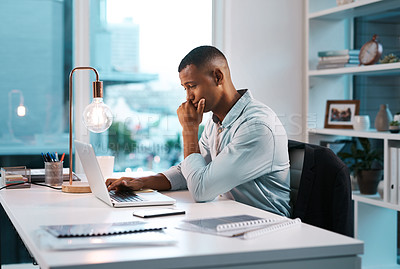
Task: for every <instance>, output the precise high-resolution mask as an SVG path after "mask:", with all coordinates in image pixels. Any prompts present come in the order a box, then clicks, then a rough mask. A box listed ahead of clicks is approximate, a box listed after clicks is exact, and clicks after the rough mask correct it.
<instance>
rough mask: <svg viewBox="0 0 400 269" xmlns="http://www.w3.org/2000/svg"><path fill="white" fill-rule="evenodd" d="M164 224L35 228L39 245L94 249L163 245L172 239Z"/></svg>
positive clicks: (131, 223)
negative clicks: (165, 230)
mask: <svg viewBox="0 0 400 269" xmlns="http://www.w3.org/2000/svg"><path fill="white" fill-rule="evenodd" d="M165 228H166V227H164V225H161V224H152V223H147V222H141V221H132V222H119V223H93V224H76V225H50V226H41V227H40V229H38V230H36V231H35V236H36V241H37V242H38V244H39V246H40V247H41V248H45V249H50V250H73V249H94V248H110V247H124V246H165V245H171V244H175V243H176V240H175V239H174V238H173V237H172V236H171V235H169V234H167V233H165V232H164V229H165Z"/></svg>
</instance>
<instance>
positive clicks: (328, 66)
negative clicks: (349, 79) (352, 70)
mask: <svg viewBox="0 0 400 269" xmlns="http://www.w3.org/2000/svg"><path fill="white" fill-rule="evenodd" d="M354 66H358V64H350V63H332V64H331V63H329V64H322V63H319V64H318V65H317V69H334V68H342V67H354Z"/></svg>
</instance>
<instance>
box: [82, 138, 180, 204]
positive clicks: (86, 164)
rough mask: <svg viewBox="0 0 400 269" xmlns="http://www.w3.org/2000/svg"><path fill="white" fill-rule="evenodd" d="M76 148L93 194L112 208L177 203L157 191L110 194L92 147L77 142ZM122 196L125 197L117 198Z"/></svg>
mask: <svg viewBox="0 0 400 269" xmlns="http://www.w3.org/2000/svg"><path fill="white" fill-rule="evenodd" d="M75 148H76V150H77V152H78V155H79V158H80V160H81V163H82V166H83V169H84V171H85V174H86V177H87V180H88V182H89V185H90V189H91V190H92V193H93V194H94V195H95V196H96V197H97V198H98V199H100V200H101V201H103V202H105V203H106V204H108V205H110V206H112V207H127V206H150V205H171V204H174V203H175V202H176V201H175V199H173V198H171V197H168V196H166V195H163V194H161V193H159V192H157V191H151V192H141V193H134V192H124V193H121V194H119V193H116V192H111V193H109V192H108V190H107V187H106V184H105V182H104V178H103V175H102V173H101V170H100V166H99V164H98V162H97V159H96V155H95V153H94V150H93V147H92V145H91V144H87V143H83V142H80V141H77V140H75ZM111 195H113V196H114V198H113V197H111ZM122 195H123V196H125V197H116V196H122Z"/></svg>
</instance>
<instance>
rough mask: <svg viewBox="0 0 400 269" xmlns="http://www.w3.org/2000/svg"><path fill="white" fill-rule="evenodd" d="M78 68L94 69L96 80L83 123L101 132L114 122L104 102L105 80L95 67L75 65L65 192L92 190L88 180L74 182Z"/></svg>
mask: <svg viewBox="0 0 400 269" xmlns="http://www.w3.org/2000/svg"><path fill="white" fill-rule="evenodd" d="M77 70H93V71H94V73H95V74H96V81H94V82H93V101H92V103H90V104H89V105H88V106H87V107H86V108H85V110H84V111H83V117H82V120H83V123H84V124H85V126H86V128H87V129H88V130H89V131H91V132H94V133H101V132H104V131H106V130H107V129H108V128H110V126H111V123H112V114H111V109H110V108H109V107H108V106H107V105H106V104H104V103H103V81H99V73H98V72H97V70H96V69H94V68H93V67H84V66H82V67H75V68H74V69H72V71H71V73H70V74H69V182H68V183H64V184H63V185H62V191H63V192H70V193H86V192H90V187H89V184H87V182H72V159H73V158H72V103H73V100H72V75H73V74H74V72H75V71H77Z"/></svg>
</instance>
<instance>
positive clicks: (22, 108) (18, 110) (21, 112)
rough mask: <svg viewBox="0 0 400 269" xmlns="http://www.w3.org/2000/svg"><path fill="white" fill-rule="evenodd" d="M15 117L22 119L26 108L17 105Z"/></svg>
mask: <svg viewBox="0 0 400 269" xmlns="http://www.w3.org/2000/svg"><path fill="white" fill-rule="evenodd" d="M17 115H18V116H20V117H24V116H25V115H26V108H25V106H24V105H19V106H18V108H17Z"/></svg>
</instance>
